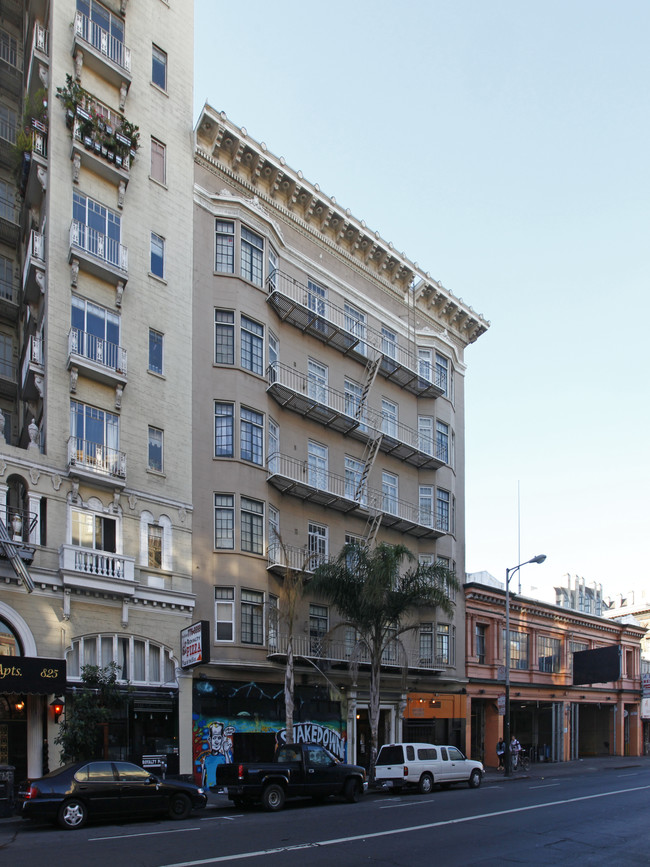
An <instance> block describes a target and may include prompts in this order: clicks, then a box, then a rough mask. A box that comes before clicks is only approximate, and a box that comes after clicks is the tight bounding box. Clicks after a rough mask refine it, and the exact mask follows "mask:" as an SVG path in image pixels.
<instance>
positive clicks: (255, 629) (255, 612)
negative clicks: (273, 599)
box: [241, 590, 264, 644]
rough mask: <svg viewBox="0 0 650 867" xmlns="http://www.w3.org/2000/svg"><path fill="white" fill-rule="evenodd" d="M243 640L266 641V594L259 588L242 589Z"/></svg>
mask: <svg viewBox="0 0 650 867" xmlns="http://www.w3.org/2000/svg"><path fill="white" fill-rule="evenodd" d="M241 641H242V644H263V643H264V594H263V593H260V592H258V591H257V590H242V591H241Z"/></svg>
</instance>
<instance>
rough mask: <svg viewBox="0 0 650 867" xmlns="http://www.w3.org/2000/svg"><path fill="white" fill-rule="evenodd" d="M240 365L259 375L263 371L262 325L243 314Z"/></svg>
mask: <svg viewBox="0 0 650 867" xmlns="http://www.w3.org/2000/svg"><path fill="white" fill-rule="evenodd" d="M241 366H242V367H243V368H244V370H250V371H251V373H257V374H259V375H260V376H262V375H263V373H264V326H263V325H260V323H259V322H254V321H253V320H252V319H249V318H248V316H244V315H242V318H241Z"/></svg>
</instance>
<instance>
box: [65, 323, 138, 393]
mask: <svg viewBox="0 0 650 867" xmlns="http://www.w3.org/2000/svg"><path fill="white" fill-rule="evenodd" d="M73 366H74V367H76V368H77V369H78V370H80V371H82V373H83V374H84V375H85V376H88V377H89V378H90V379H94V380H95V381H96V382H101V383H103V384H104V385H110V386H113V387H114V386H116V385H121V386H122V387H123V386H125V385H126V381H127V380H126V349H123V348H122V347H121V346H118V345H117V344H116V343H110V342H109V341H108V340H104V339H103V338H101V337H97V336H96V335H94V334H90V333H89V332H88V331H81V330H80V329H79V328H71V329H70V333H69V334H68V369H70V368H71V367H73Z"/></svg>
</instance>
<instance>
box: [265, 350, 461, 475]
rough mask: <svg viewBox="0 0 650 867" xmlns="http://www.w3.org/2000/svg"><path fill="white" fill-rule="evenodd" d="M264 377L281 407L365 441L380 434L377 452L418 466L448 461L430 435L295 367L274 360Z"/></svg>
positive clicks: (441, 448) (426, 466) (437, 465)
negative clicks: (353, 399)
mask: <svg viewBox="0 0 650 867" xmlns="http://www.w3.org/2000/svg"><path fill="white" fill-rule="evenodd" d="M267 379H268V382H269V385H268V388H267V391H268V393H269V394H270V395H271V397H272V398H273V399H274V400H275V401H276V402H277V403H278V404H279V405H280V406H282V407H284V408H285V409H289V410H292V411H293V412H296V413H298V414H299V415H301V416H303V417H304V418H309V419H311V420H312V421H314V422H315V423H316V424H322V425H323V426H324V427H327V428H329V429H330V430H335V431H338V432H339V433H342V434H344V435H345V436H353V437H354V438H355V439H359V440H361V441H362V442H366V443H367V442H369V441H370V440H374V439H377V438H378V437H381V440H380V443H379V449H380V451H382V452H384V453H385V454H388V455H391V456H392V457H394V458H396V459H397V460H400V461H402V462H404V463H407V464H410V465H411V466H414V467H417V468H418V469H427V470H428V469H438V468H439V467H441V466H444V464H446V463H447V453H448V449H446V448H443V447H442V446H436V444H435V443H434V442H433V440H432V439H431V438H430V437H426V436H423V435H422V434H419V433H418V431H416V430H414V429H413V428H410V427H408V426H407V425H405V424H402V423H401V422H398V421H394V420H392V419H389V418H387V417H385V416H384V415H383V414H382V413H381V412H379V411H378V410H373V409H370V408H369V407H362V405H360V404H356V405H354V404H352V402H351V399H350V397H349V395H346V394H344V393H343V392H340V391H336V390H335V389H333V388H329V387H328V386H325V385H321V384H320V383H318V382H315V381H314V380H310V379H309V376H308V375H307V374H305V373H301V372H300V371H298V370H296V369H295V368H292V367H288V366H287V365H285V364H280V363H279V362H274V363H273V364H271V365H269V368H268V370H267Z"/></svg>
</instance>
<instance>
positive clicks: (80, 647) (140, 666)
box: [66, 633, 176, 685]
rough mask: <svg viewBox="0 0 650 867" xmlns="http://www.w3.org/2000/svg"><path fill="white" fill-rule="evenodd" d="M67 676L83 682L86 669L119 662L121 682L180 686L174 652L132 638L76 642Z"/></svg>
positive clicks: (93, 638)
mask: <svg viewBox="0 0 650 867" xmlns="http://www.w3.org/2000/svg"><path fill="white" fill-rule="evenodd" d="M66 660H67V673H68V677H69V678H71V679H72V680H80V679H81V668H82V666H84V665H102V666H104V665H108V663H109V662H116V663H117V665H118V671H119V674H118V678H119V680H130V681H136V680H140V681H145V677H146V682H147V683H153V684H158V685H160V684H163V683H164V684H168V685H169V684H173V683H176V673H175V669H174V663H173V661H172V659H171V656H170V651H169V650H167V648H166V647H163V646H162V645H160V644H157V643H156V642H154V641H139V640H137V639H135V638H133V636H129V635H114V634H113V635H111V634H101V633H100V634H99V635H85V636H82V637H81V638H75V639H74V640H73V641H72V648H71V649H70V650H69V651H68V652H67V653H66Z"/></svg>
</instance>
